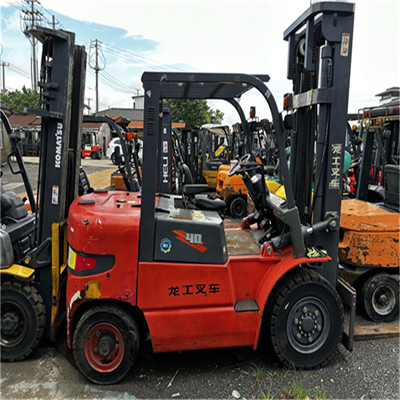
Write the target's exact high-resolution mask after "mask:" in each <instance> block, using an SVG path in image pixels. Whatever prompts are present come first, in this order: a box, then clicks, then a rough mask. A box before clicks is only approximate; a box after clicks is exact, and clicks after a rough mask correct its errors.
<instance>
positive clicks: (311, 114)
mask: <svg viewBox="0 0 400 400" xmlns="http://www.w3.org/2000/svg"><path fill="white" fill-rule="evenodd" d="M353 23H354V4H351V3H339V2H337V3H330V2H323V3H317V4H314V5H312V6H311V7H310V8H309V9H308V10H307V11H306V12H305V13H303V15H301V16H300V17H299V18H298V19H297V20H296V21H295V22H294V23H293V24H292V25H291V26H290V27H289V28H288V29H287V30H286V31H285V32H284V39H285V40H287V41H288V48H289V55H288V71H287V77H288V79H291V80H292V82H293V93H291V94H288V95H286V96H285V97H286V98H285V106H286V107H285V108H286V109H287V110H289V112H291V113H293V114H294V120H295V123H294V128H293V130H292V132H291V154H290V166H291V168H290V177H291V183H292V187H293V193H294V199H295V203H296V206H297V207H298V209H299V214H300V219H301V223H302V224H310V223H317V222H320V221H323V220H325V219H326V216H327V215H329V214H335V215H339V213H340V206H341V194H342V186H343V162H344V150H345V134H346V124H347V120H346V118H347V105H348V97H349V86H350V65H351V53H352V42H353ZM338 241H339V230H338V229H336V230H332V231H331V232H330V233H329V234H327V235H318V236H315V243H314V244H315V245H317V246H318V247H319V248H321V249H325V250H327V251H328V253H329V254H336V253H337V246H338ZM337 266H338V264H337V258H336V257H334V258H333V259H332V261H330V262H329V263H327V265H326V266H324V271H323V273H322V275H323V276H324V277H325V278H326V279H328V280H329V281H330V282H331V283H333V284H334V283H335V282H336V281H337V270H338V268H337Z"/></svg>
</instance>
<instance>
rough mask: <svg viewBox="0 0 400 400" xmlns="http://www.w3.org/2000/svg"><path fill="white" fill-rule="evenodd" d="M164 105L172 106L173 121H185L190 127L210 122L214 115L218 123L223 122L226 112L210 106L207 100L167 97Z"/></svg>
mask: <svg viewBox="0 0 400 400" xmlns="http://www.w3.org/2000/svg"><path fill="white" fill-rule="evenodd" d="M164 107H171V117H172V121H173V122H184V123H185V124H186V126H187V127H189V128H195V127H199V126H201V125H203V124H209V123H210V122H211V118H213V117H214V118H215V123H216V124H221V123H222V120H223V118H224V113H223V112H222V111H220V110H218V109H216V110H213V109H212V108H210V107H209V105H208V104H207V101H206V100H181V99H173V100H172V99H167V100H164Z"/></svg>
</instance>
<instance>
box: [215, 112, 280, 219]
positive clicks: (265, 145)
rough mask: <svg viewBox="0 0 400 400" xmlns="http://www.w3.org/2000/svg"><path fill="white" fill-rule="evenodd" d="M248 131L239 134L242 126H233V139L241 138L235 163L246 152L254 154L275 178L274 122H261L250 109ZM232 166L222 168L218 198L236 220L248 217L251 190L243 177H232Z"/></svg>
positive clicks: (252, 156)
mask: <svg viewBox="0 0 400 400" xmlns="http://www.w3.org/2000/svg"><path fill="white" fill-rule="evenodd" d="M250 118H251V120H249V121H248V123H247V125H248V131H249V132H250V134H248V135H246V134H245V133H244V131H239V132H238V129H239V127H240V126H242V125H240V124H235V125H234V126H233V134H232V138H233V139H234V140H235V138H241V139H240V140H239V143H240V144H241V145H240V146H237V149H238V152H237V155H236V157H234V156H233V154H232V157H231V164H234V163H235V162H237V161H238V160H239V159H240V158H241V157H242V156H243V150H244V149H246V150H247V154H251V159H252V160H257V161H259V162H262V163H263V165H264V170H265V173H266V175H268V176H269V175H271V174H272V173H273V172H274V171H275V170H276V161H277V160H276V157H274V150H276V147H275V140H274V132H273V129H272V126H271V123H270V121H269V120H267V119H262V120H261V121H260V120H258V118H256V117H255V107H251V109H250ZM229 170H230V165H221V166H220V167H219V168H218V175H217V187H216V192H217V195H218V197H220V198H221V199H223V200H224V201H225V203H226V207H227V210H228V212H229V214H230V215H231V216H232V217H233V218H240V219H241V218H244V217H245V216H246V215H247V211H248V210H247V187H246V185H245V183H244V182H243V179H242V178H241V176H240V175H233V176H230V175H229Z"/></svg>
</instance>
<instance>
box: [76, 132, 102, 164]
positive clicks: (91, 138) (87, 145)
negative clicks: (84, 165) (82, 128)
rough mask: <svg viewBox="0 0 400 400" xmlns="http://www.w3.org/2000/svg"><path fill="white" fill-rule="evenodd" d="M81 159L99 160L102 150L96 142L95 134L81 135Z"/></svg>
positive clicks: (84, 133) (85, 133)
mask: <svg viewBox="0 0 400 400" xmlns="http://www.w3.org/2000/svg"><path fill="white" fill-rule="evenodd" d="M81 157H82V158H86V157H90V158H91V159H92V160H101V158H102V157H103V149H102V147H101V146H100V145H99V144H98V142H97V134H96V132H83V133H82V148H81Z"/></svg>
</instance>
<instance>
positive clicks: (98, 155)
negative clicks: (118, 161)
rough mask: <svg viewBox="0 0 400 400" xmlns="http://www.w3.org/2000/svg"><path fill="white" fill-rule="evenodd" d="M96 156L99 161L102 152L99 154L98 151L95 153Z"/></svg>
mask: <svg viewBox="0 0 400 400" xmlns="http://www.w3.org/2000/svg"><path fill="white" fill-rule="evenodd" d="M96 156H97V159H98V160H101V159H102V158H103V154H102V152H101V151H100V150H98V151H97V152H96Z"/></svg>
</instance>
